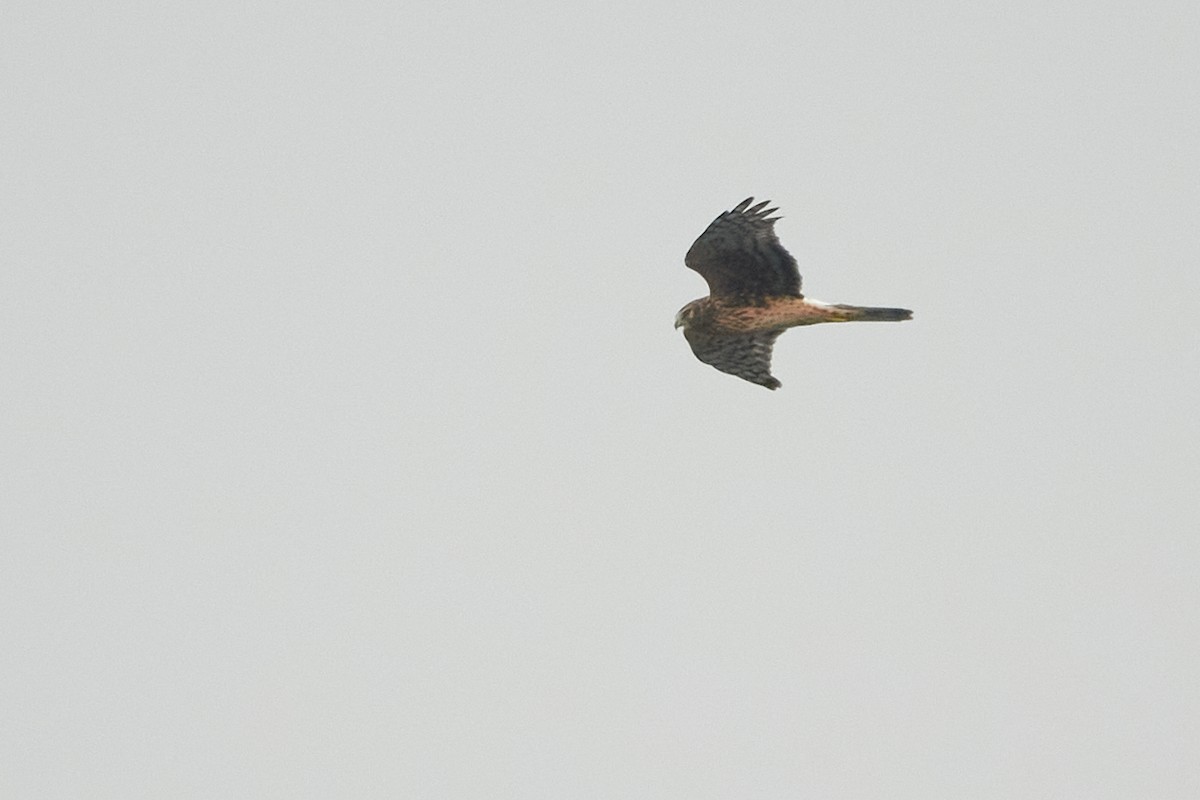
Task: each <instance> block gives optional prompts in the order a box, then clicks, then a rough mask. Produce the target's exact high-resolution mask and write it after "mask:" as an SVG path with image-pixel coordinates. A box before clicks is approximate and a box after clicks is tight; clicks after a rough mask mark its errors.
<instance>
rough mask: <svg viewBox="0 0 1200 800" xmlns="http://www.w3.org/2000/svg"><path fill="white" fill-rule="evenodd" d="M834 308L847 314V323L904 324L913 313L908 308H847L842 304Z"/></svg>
mask: <svg viewBox="0 0 1200 800" xmlns="http://www.w3.org/2000/svg"><path fill="white" fill-rule="evenodd" d="M832 307H833V308H836V309H837V310H839V311H843V312H845V314H846V316H845V317H844V319H845V320H846V321H847V322H850V321H862V322H902V321H904V320H906V319H912V312H911V311H909V310H908V309H907V308H870V307H867V306H847V305H840V304H839V305H835V306H832Z"/></svg>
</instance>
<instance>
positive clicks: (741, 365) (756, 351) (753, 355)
mask: <svg viewBox="0 0 1200 800" xmlns="http://www.w3.org/2000/svg"><path fill="white" fill-rule="evenodd" d="M781 333H783V331H765V332H760V333H738V334H733V335H725V334H714V333H704V332H701V331H697V330H695V329H694V328H684V329H683V335H684V336H685V337H686V338H687V340H688V344H690V345H691V346H692V352H693V353H695V354H696V358H698V359H700V360H701V361H703V362H704V363H705V364H711V365H712V366H714V367H716V368H717V369H719V370H721V372H728V373H729V374H730V375H736V376H738V377H739V378H742V379H744V380H748V381H750V382H751V383H757V384H758V385H760V386H765V387H767V388H768V389H778V388H779V387H780V385H781V384H780V383H779V381H777V380H776V379H775V378H774V377H772V375H771V348H772V347H773V346H774V345H775V340H776V339H778V338H779V334H781Z"/></svg>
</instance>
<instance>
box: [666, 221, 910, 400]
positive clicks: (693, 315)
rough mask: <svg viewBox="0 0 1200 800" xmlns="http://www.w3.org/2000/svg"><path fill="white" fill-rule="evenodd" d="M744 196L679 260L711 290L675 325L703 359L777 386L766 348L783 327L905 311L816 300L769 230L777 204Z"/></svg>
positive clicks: (906, 315)
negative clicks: (804, 291)
mask: <svg viewBox="0 0 1200 800" xmlns="http://www.w3.org/2000/svg"><path fill="white" fill-rule="evenodd" d="M752 202H754V198H752V197H751V198H747V199H746V200H744V201H742V202H741V203H739V204H738V205H737V206H736V207H735V208H734V209H733V210H732V211H726V212H725V213H724V214H721V215H720V216H719V217H717V218H716V219H715V220H713V223H712V224H711V225H709V226H708V229H707V230H705V231H704V233H703V234H701V235H700V238H699V239H697V240H696V242H695V243H694V244H693V245H692V247H691V249H690V250H688V253H687V257H686V259H685V263H686V264H687V266H688V267H690V268H691V269H694V270H695V271H696V272H699V273H700V274H701V275H702V276H703V277H704V280H705V281H706V282H707V283H708V287H709V296H708V297H703V298H701V299H699V300H693V301H692V302H690V303H688V304H687V305H686V306H684V307H683V308H682V309H680V311H679V313H678V314H677V315H676V317H675V327H677V328H683V335H684V337H685V338H686V339H687V341H688V344H689V345H691V347H692V352H693V353H695V354H696V357H697V358H698V359H700V360H701V361H703V362H704V363H706V364H711V365H712V366H714V367H716V368H717V369H719V370H721V371H722V372H728V373H729V374H731V375H736V376H738V377H739V378H743V379H745V380H748V381H750V382H752V383H757V384H759V385H762V386H765V387H767V388H768V389H777V388H779V386H780V383H779V381H778V380H777V379H776V378H775V377H774V376H772V375H771V348H772V347H773V345H774V344H775V340H776V339H778V338H779V335H780V334H782V333H783V332H784V331H785V330H787V329H788V328H795V327H799V326H801V325H816V324H818V323H822V322H854V321H887V322H899V321H901V320H906V319H911V318H912V312H911V311H909V310H908V309H904V308H871V307H866V306H850V305H840V304H837V305H835V304H829V303H822V302H820V301H817V300H810V299H808V298H806V297H804V295H802V294H801V293H800V272H799V269H798V268H797V266H796V260H795V259H794V258H792V256H791V254H790V253H788V251H787V250H785V249H784V247H783V245H781V244H780V243H779V239H778V238H777V237H776V236H775V220H776V219H778V217H771V216H770V214H771V213H772V212H774V211H775V210H776V209H773V208H770V209H767V210H765V211H764V210H762V209H763V206H766V205H767V203H759V204H758V205H756V206H753V207H750V204H751V203H752Z"/></svg>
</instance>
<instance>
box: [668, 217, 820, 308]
mask: <svg viewBox="0 0 1200 800" xmlns="http://www.w3.org/2000/svg"><path fill="white" fill-rule="evenodd" d="M753 202H754V198H753V197H747V198H746V199H745V200H743V201H742V202H740V203H738V204H737V206H735V207H734V209H733V210H732V211H726V212H725V213H724V214H722V215H721V216H719V217H717V218H716V219H715V220H713V221H712V224H711V225H709V226H708V228H707V229H706V230H705V231H704V233H702V234H700V238H699V239H697V240H696V241H695V242H694V243H693V244H692V247H691V249H689V250H688V252H687V256H686V257H685V258H684V263H685V264H687V266H688V267H690V268H691V269H694V270H696V272H699V273H700V274H701V276H703V277H704V280H705V281H707V283H708V291H709V294H711V295H712V296H714V297H737V298H739V299H742V300H755V299H759V298H763V297H783V296H793V297H800V296H801V295H800V271H799V269H797V267H796V259H794V258H792V254H791V253H789V252H788V251H787V250H785V249H784V248H783V245H781V244H780V243H779V238H778V237H777V236H776V235H775V220H777V219H779V217H772V216H771V214H773V213H774V212H776V211H778V210H779V209H777V208H768V209H766V210H763V207H764V206H766V205H768V204H769V203H770V201H769V200H768V201H766V202H763V203H759V204H758V205H756V206H751V205H750V204H751V203H753Z"/></svg>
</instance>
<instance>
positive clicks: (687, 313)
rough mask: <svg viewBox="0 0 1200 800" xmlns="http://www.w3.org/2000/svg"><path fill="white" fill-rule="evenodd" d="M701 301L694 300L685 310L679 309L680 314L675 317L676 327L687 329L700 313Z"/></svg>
mask: <svg viewBox="0 0 1200 800" xmlns="http://www.w3.org/2000/svg"><path fill="white" fill-rule="evenodd" d="M699 302H700V301H699V300H693V301H692V302H690V303H688V304H687V305H686V306H684V307H683V308H681V309H679V313H677V314H676V315H675V327H676V328H684V329H687V328H688V327H689V326H690V325H691V324H692V321H693V320H694V319H695V318H696V314H697V313H698V312H699V311H700V308H699V306H698V303H699Z"/></svg>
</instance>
